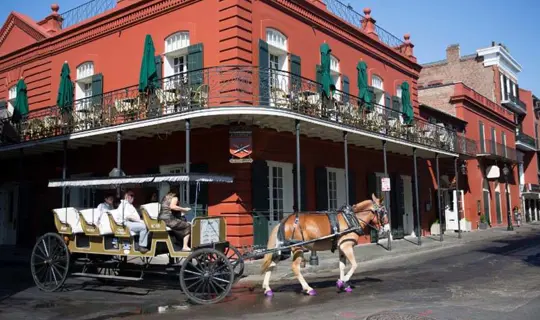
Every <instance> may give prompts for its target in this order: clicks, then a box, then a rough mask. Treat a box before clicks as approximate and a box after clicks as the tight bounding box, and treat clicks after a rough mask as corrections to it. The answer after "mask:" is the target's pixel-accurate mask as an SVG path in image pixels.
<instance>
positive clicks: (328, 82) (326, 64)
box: [320, 42, 336, 98]
mask: <svg viewBox="0 0 540 320" xmlns="http://www.w3.org/2000/svg"><path fill="white" fill-rule="evenodd" d="M320 49H321V81H322V86H323V91H324V93H325V94H326V96H327V97H328V98H330V97H331V93H330V91H333V90H335V89H336V87H335V86H334V83H333V81H332V76H331V75H330V52H332V49H330V46H329V45H328V43H326V42H325V43H323V44H321V48H320Z"/></svg>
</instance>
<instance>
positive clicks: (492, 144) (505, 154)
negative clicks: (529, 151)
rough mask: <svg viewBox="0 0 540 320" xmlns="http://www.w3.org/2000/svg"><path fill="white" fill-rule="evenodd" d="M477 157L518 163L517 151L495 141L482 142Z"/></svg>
mask: <svg viewBox="0 0 540 320" xmlns="http://www.w3.org/2000/svg"><path fill="white" fill-rule="evenodd" d="M477 156H488V157H491V158H502V159H507V160H511V161H514V162H515V161H517V153H516V149H514V148H511V147H508V146H505V145H503V144H502V143H498V142H496V141H494V140H484V144H483V145H482V141H480V150H479V152H478V154H477Z"/></svg>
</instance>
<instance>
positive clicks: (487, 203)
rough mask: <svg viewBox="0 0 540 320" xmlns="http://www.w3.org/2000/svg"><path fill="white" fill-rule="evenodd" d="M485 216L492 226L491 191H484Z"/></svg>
mask: <svg viewBox="0 0 540 320" xmlns="http://www.w3.org/2000/svg"><path fill="white" fill-rule="evenodd" d="M484 215H485V216H486V222H487V223H488V225H491V215H490V214H489V191H486V190H484Z"/></svg>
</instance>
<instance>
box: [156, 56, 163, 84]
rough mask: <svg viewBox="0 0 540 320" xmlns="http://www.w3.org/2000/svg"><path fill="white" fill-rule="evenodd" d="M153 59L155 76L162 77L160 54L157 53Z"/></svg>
mask: <svg viewBox="0 0 540 320" xmlns="http://www.w3.org/2000/svg"><path fill="white" fill-rule="evenodd" d="M155 60H156V71H157V76H158V79H160V80H161V78H163V59H162V58H161V56H160V55H157V56H156V57H155Z"/></svg>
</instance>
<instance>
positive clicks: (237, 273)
mask: <svg viewBox="0 0 540 320" xmlns="http://www.w3.org/2000/svg"><path fill="white" fill-rule="evenodd" d="M224 254H225V256H226V257H227V258H228V259H229V262H230V263H231V265H232V267H233V270H234V279H235V280H238V279H239V278H240V277H241V276H242V275H243V274H244V258H242V254H241V253H240V251H239V250H238V249H237V248H236V247H235V246H231V245H229V246H228V247H227V248H226V249H225V252H224Z"/></svg>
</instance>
